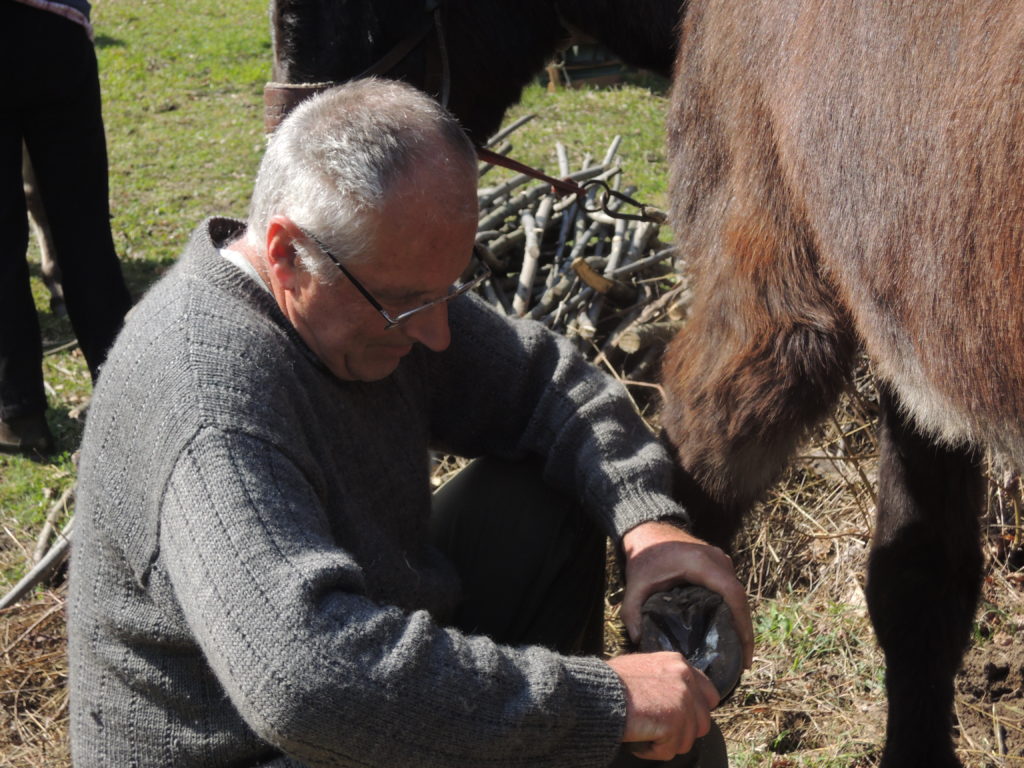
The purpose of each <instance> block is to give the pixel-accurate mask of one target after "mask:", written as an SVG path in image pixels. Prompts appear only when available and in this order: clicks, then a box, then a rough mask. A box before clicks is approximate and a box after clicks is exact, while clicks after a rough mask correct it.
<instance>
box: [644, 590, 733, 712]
mask: <svg viewBox="0 0 1024 768" xmlns="http://www.w3.org/2000/svg"><path fill="white" fill-rule="evenodd" d="M641 610H642V615H643V626H642V629H641V633H640V650H641V651H642V652H653V651H677V652H679V653H681V654H682V655H683V656H684V657H685V658H686V660H687V661H688V662H689V663H690V665H691V666H692V667H694V668H695V669H699V670H700V671H701V672H703V673H704V674H705V675H707V677H708V679H709V680H711V682H712V683H713V684H714V686H715V688H717V689H718V693H719V695H720V696H721V697H722V698H723V699H724V698H725V697H726V696H728V695H729V694H730V693H732V690H733V688H735V687H736V683H738V682H739V679H740V674H741V673H742V672H743V646H742V644H741V643H740V639H739V636H738V635H737V634H736V627H735V625H734V624H733V621H732V613H731V612H730V611H729V606H728V605H726V604H725V601H724V600H723V599H722V596H721V595H719V594H718V593H716V592H712V591H710V590H708V589H705V588H704V587H695V586H682V587H675V588H673V589H671V590H669V591H667V592H656V593H655V594H653V595H651V596H650V597H649V598H647V601H646V602H645V603H644V605H643V608H642V609H641Z"/></svg>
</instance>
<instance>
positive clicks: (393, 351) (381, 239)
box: [279, 171, 477, 381]
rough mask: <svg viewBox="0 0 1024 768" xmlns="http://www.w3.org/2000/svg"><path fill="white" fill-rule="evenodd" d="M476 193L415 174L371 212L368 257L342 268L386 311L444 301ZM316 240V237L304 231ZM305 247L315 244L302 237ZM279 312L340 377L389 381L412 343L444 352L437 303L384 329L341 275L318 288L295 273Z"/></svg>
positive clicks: (461, 261)
mask: <svg viewBox="0 0 1024 768" xmlns="http://www.w3.org/2000/svg"><path fill="white" fill-rule="evenodd" d="M476 222H477V217H476V189H475V187H474V186H472V181H471V179H469V178H468V177H467V178H466V180H465V183H458V182H452V181H448V182H445V183H440V184H439V182H438V180H437V178H436V177H435V176H434V175H433V174H432V173H430V172H428V171H419V172H417V173H415V174H413V176H412V177H411V178H410V179H408V180H407V181H406V183H404V184H403V185H402V186H401V187H400V188H399V189H397V190H395V191H394V192H393V194H392V195H391V197H390V198H389V200H388V201H387V202H386V203H385V206H384V208H383V210H382V211H381V212H380V213H379V214H378V219H377V222H376V224H377V226H376V234H375V237H374V240H373V244H372V245H371V255H370V257H369V258H368V259H366V260H363V261H360V262H358V263H346V264H345V267H346V268H347V269H348V270H349V271H350V272H351V273H352V274H353V275H354V276H355V277H356V279H357V280H358V281H359V282H360V283H361V284H362V285H363V287H365V288H366V289H367V290H368V291H369V292H370V293H371V294H372V295H373V297H374V298H375V299H377V301H378V302H380V303H381V304H382V305H383V306H384V308H385V309H386V310H388V312H390V313H391V314H392V315H397V314H399V313H401V312H404V311H407V310H409V309H413V308H415V307H417V306H420V305H422V304H424V303H426V302H428V301H430V300H432V299H436V298H438V297H440V296H444V295H445V294H446V293H447V292H448V289H449V287H450V286H451V285H452V283H454V282H456V281H457V280H458V278H459V276H460V275H461V274H462V272H463V271H464V270H465V269H466V266H467V265H468V263H469V260H470V257H471V255H472V248H473V241H474V238H475V236H476ZM311 234H313V235H316V236H318V237H320V235H319V234H318V233H316V232H313V233H311ZM306 245H307V247H315V245H314V244H313V243H311V242H309V241H308V240H307V241H306ZM295 280H296V281H297V282H296V286H295V289H294V290H290V291H286V292H285V294H284V297H283V298H284V301H283V302H282V300H281V299H280V298H279V303H280V304H282V309H283V310H284V311H285V314H286V315H287V316H288V319H289V320H290V321H291V322H292V324H293V325H294V326H295V328H296V330H297V331H298V332H299V335H300V336H302V338H303V340H304V341H305V342H306V343H307V344H308V345H309V347H310V348H311V349H312V350H313V352H315V353H316V355H317V357H319V358H320V360H321V361H323V363H324V364H325V365H327V367H328V368H330V370H331V372H332V373H334V375H335V376H337V377H338V378H339V379H345V380H352V381H376V380H378V379H382V378H384V377H386V376H389V375H390V374H391V373H393V372H394V370H395V369H396V368H397V367H398V364H399V362H400V361H401V359H402V357H403V356H405V355H406V354H408V353H409V351H410V350H411V349H412V347H413V344H415V343H417V342H419V343H421V344H423V345H424V346H426V347H428V348H429V349H432V350H434V351H438V352H439V351H442V350H444V349H445V348H447V346H448V343H449V341H450V336H449V331H448V308H447V306H446V305H445V304H440V305H438V306H436V307H432V308H431V309H428V310H425V311H423V312H420V313H417V314H416V315H414V316H412V317H410V318H409V319H408V320H407V321H405V322H404V323H403V324H402V325H401V326H399V327H396V328H391V329H387V330H385V325H386V323H385V321H384V318H383V317H381V315H380V313H379V312H377V310H376V309H374V307H373V306H372V305H371V304H370V302H368V301H367V300H366V297H365V296H363V295H362V294H361V293H359V291H358V290H357V289H356V288H355V287H354V286H353V284H352V281H351V280H349V279H347V278H344V277H342V278H341V279H340V280H339V281H337V282H335V283H334V284H332V285H322V284H320V283H318V282H317V281H316V280H315V279H313V278H312V277H311V276H310V275H309V274H308V273H306V272H305V270H302V269H301V268H300V269H299V270H297V272H296V275H295Z"/></svg>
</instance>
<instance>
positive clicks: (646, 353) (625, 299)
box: [477, 117, 689, 403]
mask: <svg viewBox="0 0 1024 768" xmlns="http://www.w3.org/2000/svg"><path fill="white" fill-rule="evenodd" d="M528 119H529V118H528V117H527V118H524V119H523V120H521V121H519V122H517V123H514V124H513V125H511V126H510V127H509V128H507V129H506V130H505V131H504V132H502V133H501V134H499V135H498V136H497V137H495V139H492V144H496V143H498V142H500V141H502V140H503V139H504V138H505V137H507V135H508V134H509V133H510V132H511V131H513V130H515V129H516V128H518V127H519V125H522V124H523V122H525V121H526V120H528ZM619 144H620V139H619V137H616V139H615V140H614V141H613V142H612V144H611V146H609V147H608V149H607V150H606V151H605V153H604V155H603V156H602V159H600V160H596V161H595V160H594V158H593V156H592V155H589V154H588V155H586V156H584V157H583V158H582V162H581V163H580V165H579V167H578V168H576V169H573V168H572V167H571V166H570V162H569V157H568V153H567V151H566V149H565V147H564V145H562V144H561V143H559V144H556V147H555V150H556V154H557V158H558V165H559V168H558V177H559V178H564V179H571V180H572V181H574V182H576V183H577V184H583V185H586V183H587V182H593V181H599V182H601V185H595V186H590V187H589V189H588V192H587V194H586V196H585V197H580V196H561V195H559V193H558V192H557V191H556V190H554V189H553V188H552V186H551V185H550V184H549V183H547V182H545V181H543V180H536V179H533V178H532V177H530V176H529V175H526V174H517V175H514V176H511V177H509V178H505V179H502V180H501V181H496V182H495V183H493V184H492V185H490V186H485V185H482V186H481V187H480V189H479V193H478V196H479V201H480V223H479V228H478V232H477V242H478V243H479V244H481V245H484V246H486V248H485V249H483V253H484V258H485V260H486V261H487V262H488V266H489V267H490V268H491V271H492V277H491V279H490V280H488V281H487V282H486V283H484V284H483V286H482V287H481V288H480V289H479V290H480V293H481V294H482V295H483V296H484V297H485V298H486V299H487V300H488V301H489V302H490V303H491V304H492V305H493V306H495V307H496V308H497V309H499V310H500V311H502V312H504V313H506V314H508V315H511V316H515V317H527V318H530V319H533V320H537V321H539V322H541V323H543V324H544V325H546V326H547V327H549V328H551V329H552V330H553V331H556V332H557V333H560V334H563V335H565V336H566V337H567V338H569V339H571V340H573V341H574V342H575V343H576V344H577V346H578V347H579V348H580V350H581V352H583V354H584V355H585V356H586V357H587V358H588V359H590V360H591V361H592V362H594V363H596V364H598V365H601V366H603V367H605V368H606V369H608V370H609V371H610V372H611V373H613V374H614V375H615V376H616V377H618V378H619V379H621V380H623V381H624V382H625V383H626V384H627V385H632V386H633V387H638V388H641V389H643V388H648V389H652V388H653V387H654V385H653V383H652V379H653V377H654V374H655V373H656V367H657V362H658V360H659V359H660V357H661V352H662V349H663V348H664V344H665V342H666V341H667V340H668V339H669V338H671V336H672V335H673V334H674V333H675V331H677V330H678V329H679V327H680V326H681V325H682V321H683V319H684V316H685V308H686V304H687V301H688V299H689V293H688V291H687V290H686V288H685V283H684V281H682V280H681V279H680V278H679V277H678V274H677V271H676V269H675V265H674V263H673V251H672V249H671V248H670V247H667V245H666V244H665V243H664V242H662V240H661V239H660V238H659V234H660V224H659V221H658V218H659V217H658V216H657V215H654V216H653V217H651V218H653V219H654V220H645V219H644V218H643V217H641V215H640V214H638V213H637V212H636V211H635V210H627V209H629V205H628V203H624V202H623V198H622V197H618V196H614V193H621V195H625V196H629V195H632V194H634V193H635V188H633V187H630V186H629V185H628V184H627V183H626V181H625V180H624V179H623V174H622V168H621V166H620V165H619V164H618V163H617V158H616V156H617V153H618V148H619ZM507 146H508V145H507V144H506V145H504V146H502V145H499V146H498V147H497V151H499V152H501V151H502V150H503V149H506V148H507ZM492 168H493V166H490V165H486V164H485V165H482V166H481V178H482V179H484V181H483V182H482V184H486V181H487V180H486V178H485V177H486V175H487V174H488V173H490V171H491V170H492ZM605 185H607V187H605ZM605 189H611V190H613V196H612V197H608V195H607V194H606V193H605V192H604V190H605ZM622 214H627V216H628V218H627V217H621V216H622ZM648 395H649V393H647V394H645V393H643V392H640V393H639V394H638V393H636V392H634V399H636V400H637V401H638V403H641V402H648V401H649V400H650V397H649V396H648Z"/></svg>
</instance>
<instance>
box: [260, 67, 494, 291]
mask: <svg viewBox="0 0 1024 768" xmlns="http://www.w3.org/2000/svg"><path fill="white" fill-rule="evenodd" d="M422 163H430V164H431V165H433V166H434V167H437V168H439V169H440V171H441V173H444V172H445V171H446V170H447V169H449V168H450V169H451V171H449V173H454V174H455V175H458V174H461V173H465V174H467V175H471V176H472V177H473V178H475V175H476V154H475V151H474V149H473V146H472V144H471V143H470V142H469V139H467V138H466V135H465V133H464V132H463V131H462V129H461V128H460V126H459V124H458V122H456V120H455V118H454V117H452V116H451V115H450V114H449V113H448V112H446V111H445V110H444V109H443V108H442V107H441V106H440V105H439V104H438V103H437V102H436V101H434V100H433V99H431V98H430V97H429V96H427V95H426V94H424V93H422V92H421V91H418V90H416V89H415V88H413V87H411V86H408V85H405V84H404V83H400V82H396V81H391V80H380V79H376V78H366V79H363V80H357V81H354V82H351V83H346V84H345V85H341V86H338V87H336V88H331V89H330V90H328V91H324V92H323V93H321V94H318V95H317V96H314V97H313V98H311V99H308V100H307V101H305V102H303V103H302V104H300V105H299V106H297V107H296V108H295V109H294V111H293V112H292V113H291V114H289V116H288V117H287V118H286V119H285V120H284V121H283V122H282V123H281V124H280V126H278V128H277V130H276V131H275V132H274V134H273V135H272V136H271V138H270V141H269V143H268V145H267V150H266V153H265V154H264V156H263V160H262V162H261V163H260V170H259V174H258V175H257V178H256V184H255V188H254V190H253V197H252V203H251V204H250V207H249V221H248V235H247V236H248V239H249V241H250V243H252V244H253V245H256V246H258V247H259V248H260V250H261V251H262V250H263V248H264V247H265V245H266V234H267V227H268V226H269V224H270V220H271V218H273V217H274V216H275V215H278V214H283V215H285V216H287V217H288V218H290V219H291V220H292V221H293V222H295V224H297V225H298V226H299V227H301V228H302V229H304V230H306V231H307V232H309V233H311V234H313V235H315V236H316V237H317V238H318V239H319V240H320V241H321V242H324V243H325V244H328V245H329V247H330V248H331V252H332V253H333V254H334V255H335V256H337V257H338V258H339V259H342V260H345V259H349V260H356V261H358V260H359V259H360V258H364V257H366V256H367V251H368V249H369V248H370V245H371V241H372V238H373V235H374V225H375V223H376V218H375V217H374V216H373V215H372V214H373V213H374V212H376V211H379V210H380V208H381V207H382V206H383V204H384V203H385V201H386V199H387V196H388V194H389V192H390V191H391V190H392V188H393V187H394V185H395V183H396V182H397V181H398V180H400V179H401V178H403V177H404V176H407V175H408V174H409V173H410V172H411V171H412V169H413V168H415V167H416V166H417V165H419V164H422ZM295 247H296V252H297V253H298V256H299V258H300V260H301V261H302V263H303V265H304V266H305V268H306V269H307V270H308V271H309V272H310V274H312V275H313V276H314V277H315V278H316V279H318V280H320V281H321V282H324V283H330V282H332V281H333V280H335V279H336V278H337V277H338V275H339V274H340V273H339V272H338V270H337V268H336V267H335V266H334V265H333V264H332V263H331V262H330V260H328V259H327V257H325V256H323V254H321V253H320V251H319V249H316V248H315V247H314V246H313V245H312V244H309V247H308V248H307V247H304V246H303V244H302V243H298V242H296V243H295Z"/></svg>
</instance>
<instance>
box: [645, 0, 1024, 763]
mask: <svg viewBox="0 0 1024 768" xmlns="http://www.w3.org/2000/svg"><path fill="white" fill-rule="evenodd" d="M680 51H681V52H680V57H679V60H678V63H677V70H676V77H675V81H674V92H673V99H672V105H673V106H672V112H671V115H670V119H669V126H670V128H669V145H670V155H671V162H672V184H671V197H672V204H673V220H674V221H673V223H674V226H675V231H676V235H677V238H678V240H679V249H680V251H679V252H680V256H681V257H682V258H683V259H684V260H685V262H686V263H687V264H688V268H689V269H690V271H691V273H692V274H691V277H692V279H693V281H694V287H695V292H696V295H697V300H696V303H695V305H694V307H693V310H692V314H691V319H690V321H689V323H688V325H687V327H686V329H685V330H684V332H683V333H682V334H681V335H680V336H679V337H678V338H677V339H675V340H674V341H673V343H672V344H671V345H670V347H669V350H668V352H667V356H666V360H665V365H664V386H665V390H666V405H665V410H664V414H663V424H664V427H665V432H666V436H667V438H668V439H669V441H670V442H671V443H672V444H673V446H674V448H675V450H676V452H677V454H678V457H679V461H680V464H681V466H682V468H683V472H682V473H681V476H680V486H679V488H680V493H681V495H683V496H684V498H685V500H686V501H687V502H688V503H689V504H690V505H691V507H693V509H694V510H695V513H696V514H697V516H698V517H699V519H700V527H701V530H702V532H703V533H705V534H706V535H707V536H708V537H709V538H712V539H714V540H716V541H717V542H719V543H722V544H727V543H728V541H729V539H730V538H731V536H732V534H733V533H734V532H735V530H736V528H737V527H738V525H739V518H740V516H741V515H742V514H743V512H744V511H745V510H746V509H748V508H749V506H750V505H751V504H752V503H753V501H755V500H756V499H757V498H758V497H759V496H760V495H761V494H762V493H763V492H764V491H765V490H766V488H767V487H768V485H769V484H770V483H771V482H773V481H774V480H775V479H776V478H777V477H778V476H779V474H780V472H781V470H782V468H783V467H784V465H785V463H786V462H787V461H788V459H789V458H790V457H791V455H792V453H793V451H794V450H795V448H796V447H797V445H798V444H799V442H800V441H801V440H802V439H803V438H804V437H805V436H806V434H807V431H808V430H809V429H810V428H811V427H813V426H814V425H815V424H816V423H817V422H818V421H819V420H820V419H821V418H823V417H824V416H826V415H827V414H828V413H829V412H830V410H831V408H832V407H833V405H834V403H835V400H836V397H837V396H838V394H839V393H840V392H841V391H842V389H843V388H844V386H845V385H846V382H847V381H848V378H849V373H850V369H851V366H852V363H853V358H854V356H855V353H856V351H857V349H858V347H859V346H862V347H863V348H864V349H865V350H866V352H867V353H868V355H869V357H870V359H871V360H872V364H873V366H874V369H875V372H876V373H877V375H878V378H879V380H880V382H881V389H882V423H881V431H882V434H881V435H880V443H881V448H882V466H881V469H880V478H879V504H878V516H879V518H878V526H877V529H876V534H875V540H874V542H873V547H872V554H871V560H870V564H869V573H868V590H867V592H868V604H869V610H870V614H871V618H872V621H873V623H874V625H875V629H876V631H877V633H878V637H879V641H880V643H881V646H882V648H883V650H884V651H885V656H886V663H887V687H888V693H889V722H888V734H887V743H886V748H885V752H884V756H883V759H882V765H883V766H884V768H896V766H899V767H900V768H906V767H907V766H922V768H923V766H929V767H930V768H935V767H936V766H939V767H942V766H955V765H959V763H958V762H957V760H956V758H955V756H954V753H953V749H952V745H951V740H950V724H951V720H950V712H951V706H952V697H953V676H954V674H955V672H956V669H957V667H958V665H959V663H960V659H961V656H962V653H963V650H964V648H965V647H966V644H967V642H968V638H969V632H970V623H971V620H972V617H973V612H974V608H975V603H976V600H977V594H978V587H979V583H980V574H981V556H980V550H979V544H978V523H977V517H978V513H979V509H980V503H981V498H982V489H983V484H982V481H981V477H980V474H979V468H978V454H977V449H978V447H982V446H983V447H988V448H992V449H995V450H996V451H998V452H1000V453H1002V454H1003V455H1005V456H1006V457H1008V458H1009V459H1010V460H1011V461H1013V462H1014V463H1015V464H1016V465H1017V466H1018V467H1022V466H1024V304H1022V302H1021V296H1022V295H1024V142H1022V139H1024V55H1022V54H1024V3H1014V2H971V3H968V2H965V1H963V0H957V1H955V2H943V3H915V2H910V1H909V0H903V1H899V0H898V1H897V2H875V1H873V0H868V1H867V2H865V1H864V0H797V1H796V2H792V3H783V4H780V3H771V2H767V0H755V1H754V2H749V1H744V2H739V1H738V0H717V1H716V2H711V0H691V2H690V4H689V7H688V9H687V13H686V18H685V21H684V25H683V33H682V43H681V49H680Z"/></svg>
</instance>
